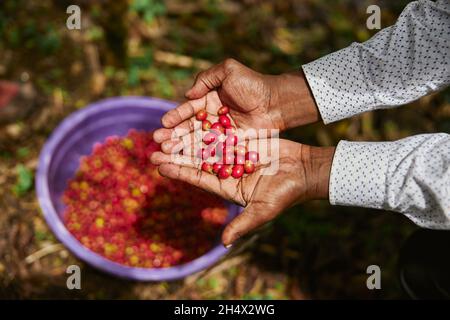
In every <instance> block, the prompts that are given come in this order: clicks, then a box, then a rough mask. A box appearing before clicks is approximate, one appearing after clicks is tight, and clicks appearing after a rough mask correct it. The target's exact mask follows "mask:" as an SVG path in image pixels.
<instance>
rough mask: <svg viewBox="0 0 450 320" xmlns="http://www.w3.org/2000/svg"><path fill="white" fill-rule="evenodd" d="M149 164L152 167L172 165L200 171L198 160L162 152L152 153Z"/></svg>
mask: <svg viewBox="0 0 450 320" xmlns="http://www.w3.org/2000/svg"><path fill="white" fill-rule="evenodd" d="M150 161H151V163H153V164H154V165H157V166H160V165H163V164H173V165H178V166H185V167H189V168H195V169H196V170H199V169H200V165H201V163H200V161H199V160H198V159H195V158H193V157H189V156H184V155H173V154H167V153H164V152H160V151H157V152H153V154H152V156H151V157H150Z"/></svg>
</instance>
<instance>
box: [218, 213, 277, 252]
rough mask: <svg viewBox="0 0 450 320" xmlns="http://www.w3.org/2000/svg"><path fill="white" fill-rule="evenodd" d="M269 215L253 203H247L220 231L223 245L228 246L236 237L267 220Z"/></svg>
mask: <svg viewBox="0 0 450 320" xmlns="http://www.w3.org/2000/svg"><path fill="white" fill-rule="evenodd" d="M269 217H270V215H267V214H265V213H264V212H263V211H262V210H260V209H257V208H256V207H255V205H251V204H250V205H248V206H247V207H246V208H245V210H244V211H243V212H242V213H241V214H240V215H238V216H237V217H236V218H234V219H233V220H232V221H231V222H230V223H229V224H228V225H227V226H226V228H225V230H224V231H223V233H222V243H223V245H224V246H225V247H226V248H228V247H230V246H231V245H232V244H233V243H234V242H235V241H236V240H237V239H239V238H240V237H242V236H244V235H246V234H247V233H249V232H250V231H252V230H254V229H256V228H258V227H260V226H262V225H263V224H265V223H266V222H267V221H269V220H270V218H269Z"/></svg>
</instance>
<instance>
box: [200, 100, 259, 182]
mask: <svg viewBox="0 0 450 320" xmlns="http://www.w3.org/2000/svg"><path fill="white" fill-rule="evenodd" d="M229 111H230V109H229V108H228V107H227V106H222V107H221V108H219V110H218V111H217V114H218V116H219V119H218V121H217V122H214V123H212V124H211V122H210V121H209V120H208V119H207V118H208V113H207V112H206V110H200V111H199V112H197V114H196V115H195V118H196V119H197V120H198V121H201V122H202V130H203V131H205V134H204V135H203V139H202V141H203V144H204V148H201V149H200V150H199V151H198V154H197V157H198V158H200V159H201V160H203V162H202V165H201V168H202V170H203V171H205V172H208V173H211V174H216V175H217V176H218V177H219V178H220V179H227V178H229V177H230V176H231V177H233V178H235V179H239V178H241V177H242V176H243V175H244V173H247V174H250V173H253V172H254V171H255V166H256V164H257V163H258V161H259V154H258V153H257V152H256V151H248V150H247V148H246V146H245V143H242V142H240V141H239V137H238V135H237V134H236V131H237V130H236V127H234V126H233V125H232V123H231V119H230V118H229V117H228V114H229Z"/></svg>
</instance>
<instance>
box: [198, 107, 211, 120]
mask: <svg viewBox="0 0 450 320" xmlns="http://www.w3.org/2000/svg"><path fill="white" fill-rule="evenodd" d="M207 117H208V113H207V112H206V110H204V109H203V110H200V111H199V112H197V114H196V115H195V119H197V120H198V121H203V120H206V118H207Z"/></svg>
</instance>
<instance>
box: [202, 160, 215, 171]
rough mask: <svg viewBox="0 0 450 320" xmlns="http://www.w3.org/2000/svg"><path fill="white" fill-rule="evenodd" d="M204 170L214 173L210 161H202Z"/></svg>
mask: <svg viewBox="0 0 450 320" xmlns="http://www.w3.org/2000/svg"><path fill="white" fill-rule="evenodd" d="M202 170H203V171H205V172H208V173H213V166H212V164H210V163H208V162H203V163H202Z"/></svg>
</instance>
